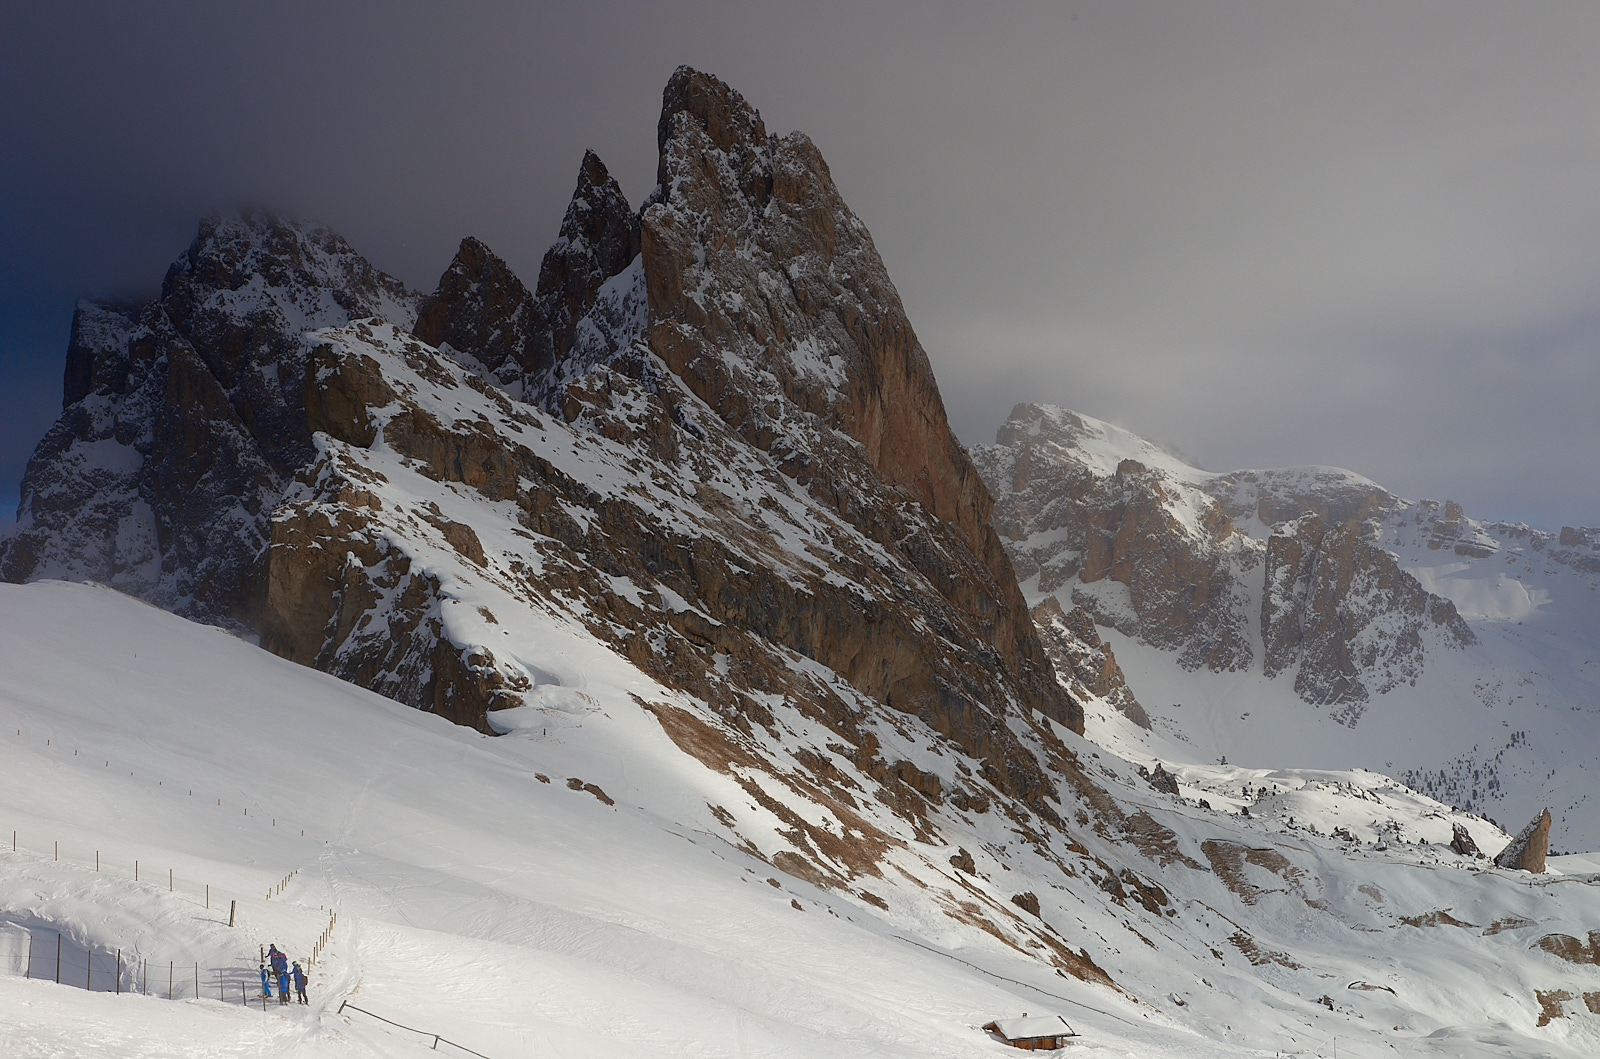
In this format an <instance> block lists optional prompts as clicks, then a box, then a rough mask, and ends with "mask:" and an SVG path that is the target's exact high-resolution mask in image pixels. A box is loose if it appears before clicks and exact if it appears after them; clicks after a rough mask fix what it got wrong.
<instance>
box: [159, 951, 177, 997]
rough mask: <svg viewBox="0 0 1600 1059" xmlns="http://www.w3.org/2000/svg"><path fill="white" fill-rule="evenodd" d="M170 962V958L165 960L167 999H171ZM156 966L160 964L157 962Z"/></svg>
mask: <svg viewBox="0 0 1600 1059" xmlns="http://www.w3.org/2000/svg"><path fill="white" fill-rule="evenodd" d="M172 963H173V961H171V960H168V961H167V999H168V1000H171V999H172ZM156 966H157V967H159V966H161V965H160V964H157V965H156Z"/></svg>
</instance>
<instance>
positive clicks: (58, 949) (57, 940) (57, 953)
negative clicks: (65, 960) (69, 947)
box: [56, 934, 61, 985]
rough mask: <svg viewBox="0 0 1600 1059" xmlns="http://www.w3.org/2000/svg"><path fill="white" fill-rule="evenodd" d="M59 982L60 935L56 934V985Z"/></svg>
mask: <svg viewBox="0 0 1600 1059" xmlns="http://www.w3.org/2000/svg"><path fill="white" fill-rule="evenodd" d="M60 984H61V935H60V934H57V935H56V985H60Z"/></svg>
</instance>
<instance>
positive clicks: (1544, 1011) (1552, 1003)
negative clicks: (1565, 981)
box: [1533, 989, 1572, 1026]
mask: <svg viewBox="0 0 1600 1059" xmlns="http://www.w3.org/2000/svg"><path fill="white" fill-rule="evenodd" d="M1533 996H1534V999H1535V1000H1537V1001H1538V1002H1539V1022H1538V1024H1539V1025H1540V1026H1548V1025H1549V1024H1550V1023H1551V1022H1552V1021H1553V1020H1555V1019H1560V1018H1566V1014H1567V1013H1566V1012H1565V1011H1563V1010H1562V1009H1561V1005H1562V1004H1563V1003H1565V1002H1566V1001H1568V1000H1571V999H1572V994H1571V993H1569V992H1567V991H1566V990H1565V989H1535V990H1534V991H1533Z"/></svg>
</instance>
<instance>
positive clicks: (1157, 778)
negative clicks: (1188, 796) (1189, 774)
mask: <svg viewBox="0 0 1600 1059" xmlns="http://www.w3.org/2000/svg"><path fill="white" fill-rule="evenodd" d="M1150 786H1151V787H1152V788H1154V789H1155V790H1158V791H1160V792H1161V793H1162V794H1177V793H1178V781H1177V779H1175V778H1174V777H1173V775H1172V773H1170V772H1168V771H1167V770H1166V769H1165V768H1163V767H1162V765H1161V762H1159V761H1157V762H1156V767H1155V771H1154V772H1152V773H1150Z"/></svg>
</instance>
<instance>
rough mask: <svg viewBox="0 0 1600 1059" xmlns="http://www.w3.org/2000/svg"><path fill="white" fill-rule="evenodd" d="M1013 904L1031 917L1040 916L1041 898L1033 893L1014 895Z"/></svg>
mask: <svg viewBox="0 0 1600 1059" xmlns="http://www.w3.org/2000/svg"><path fill="white" fill-rule="evenodd" d="M1011 903H1012V904H1014V905H1016V906H1017V907H1018V908H1020V909H1022V910H1023V911H1024V912H1026V913H1028V914H1029V915H1030V916H1037V915H1038V914H1039V898H1038V897H1037V896H1035V895H1034V894H1031V893H1026V892H1025V893H1020V894H1013V895H1012V897H1011Z"/></svg>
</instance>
